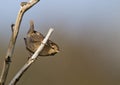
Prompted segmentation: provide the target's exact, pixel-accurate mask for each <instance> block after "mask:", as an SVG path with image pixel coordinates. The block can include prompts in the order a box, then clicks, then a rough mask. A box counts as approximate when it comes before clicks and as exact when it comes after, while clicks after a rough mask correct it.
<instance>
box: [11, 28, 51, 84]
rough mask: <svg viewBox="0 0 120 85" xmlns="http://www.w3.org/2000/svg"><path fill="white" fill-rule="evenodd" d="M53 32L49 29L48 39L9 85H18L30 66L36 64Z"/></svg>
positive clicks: (46, 38)
mask: <svg viewBox="0 0 120 85" xmlns="http://www.w3.org/2000/svg"><path fill="white" fill-rule="evenodd" d="M52 32H53V29H52V28H51V29H49V31H48V33H47V35H46V37H45V38H44V40H43V41H42V43H41V45H40V46H39V47H38V49H37V50H36V52H35V53H34V54H33V56H32V57H30V59H29V60H28V61H27V62H26V63H25V65H24V66H23V67H22V68H21V69H20V70H19V72H18V73H17V74H16V75H15V77H14V78H13V79H12V80H11V82H10V83H9V85H16V83H17V82H18V81H19V79H20V78H21V76H22V75H23V74H24V72H25V71H26V70H27V69H28V68H29V67H30V65H31V64H32V63H33V62H35V60H36V58H37V57H38V55H39V53H40V52H41V51H42V49H43V48H44V46H45V44H46V42H47V40H48V39H49V37H50V35H51V33H52Z"/></svg>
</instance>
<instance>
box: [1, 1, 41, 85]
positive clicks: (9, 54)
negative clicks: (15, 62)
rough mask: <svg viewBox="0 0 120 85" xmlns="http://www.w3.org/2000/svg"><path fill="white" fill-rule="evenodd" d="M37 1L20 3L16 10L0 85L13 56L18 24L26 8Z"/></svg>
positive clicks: (5, 76) (4, 79) (3, 80)
mask: <svg viewBox="0 0 120 85" xmlns="http://www.w3.org/2000/svg"><path fill="white" fill-rule="evenodd" d="M39 1H40V0H30V1H29V2H27V3H26V4H24V5H21V8H20V10H19V12H18V16H17V18H16V22H15V25H14V26H12V35H11V39H10V42H9V46H8V50H7V53H6V56H5V61H4V64H3V69H2V73H1V76H0V85H4V84H5V82H6V78H7V75H8V71H9V67H10V62H11V57H12V56H13V52H14V47H15V43H16V39H17V36H18V33H19V28H20V24H21V21H22V17H23V15H24V13H25V12H26V11H27V10H28V9H30V8H31V7H32V6H34V5H35V4H36V3H37V2H39Z"/></svg>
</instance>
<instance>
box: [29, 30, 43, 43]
mask: <svg viewBox="0 0 120 85" xmlns="http://www.w3.org/2000/svg"><path fill="white" fill-rule="evenodd" d="M30 39H31V42H41V41H42V40H43V39H44V36H43V35H42V34H41V33H39V32H37V33H34V34H32V35H31V36H30Z"/></svg>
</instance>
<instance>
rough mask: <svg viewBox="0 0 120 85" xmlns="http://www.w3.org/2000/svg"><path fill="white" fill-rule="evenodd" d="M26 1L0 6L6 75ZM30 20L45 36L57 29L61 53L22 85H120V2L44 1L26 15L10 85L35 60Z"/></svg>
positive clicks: (38, 65)
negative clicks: (12, 38) (13, 35)
mask: <svg viewBox="0 0 120 85" xmlns="http://www.w3.org/2000/svg"><path fill="white" fill-rule="evenodd" d="M22 1H25V0H8V1H6V0H2V1H1V3H0V12H1V13H0V20H1V21H0V73H1V69H2V65H3V60H4V56H5V55H6V51H7V47H8V43H9V40H10V36H11V29H10V25H11V24H12V23H15V20H16V16H17V13H18V11H19V9H20V5H19V4H20V3H21V2H22ZM30 20H34V22H35V29H36V30H37V31H39V32H41V33H42V34H44V35H46V33H47V32H48V30H49V28H50V27H53V28H54V29H55V31H54V33H53V34H52V36H51V37H50V39H51V40H53V41H54V42H56V43H57V44H58V45H59V47H60V50H61V51H60V53H58V54H56V55H55V56H49V57H39V58H38V59H37V60H36V62H35V63H34V64H33V65H32V66H31V67H30V68H29V69H28V71H27V72H26V73H25V74H24V75H23V77H22V79H21V80H20V81H19V83H18V84H17V85H120V0H41V1H40V2H39V3H37V4H36V5H35V6H34V7H32V8H31V9H30V10H28V11H27V12H26V13H25V14H24V17H23V20H22V23H21V27H20V31H19V35H18V38H17V42H16V47H15V51H14V56H13V58H12V63H11V67H10V72H9V75H8V76H9V77H8V80H7V83H8V82H10V80H11V79H12V77H13V76H14V75H15V74H16V72H17V71H18V70H19V69H20V68H21V67H22V66H23V65H24V63H25V62H26V60H27V58H28V56H29V54H28V52H27V51H26V48H25V43H24V40H23V38H24V37H26V33H27V31H28V29H29V21H30Z"/></svg>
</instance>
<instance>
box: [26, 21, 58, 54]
mask: <svg viewBox="0 0 120 85" xmlns="http://www.w3.org/2000/svg"><path fill="white" fill-rule="evenodd" d="M43 39H44V36H43V35H42V34H41V33H40V32H37V31H35V30H34V23H33V21H30V29H29V30H28V33H27V37H26V38H24V41H25V45H26V49H27V50H28V51H29V52H30V53H32V54H33V53H34V52H35V51H36V50H37V49H38V47H39V46H40V44H41V43H42V41H43ZM58 52H59V47H58V45H57V44H55V43H54V42H52V41H51V40H48V41H47V43H46V44H45V46H44V48H43V50H42V51H41V52H40V53H39V56H52V55H55V54H56V53H58Z"/></svg>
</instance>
